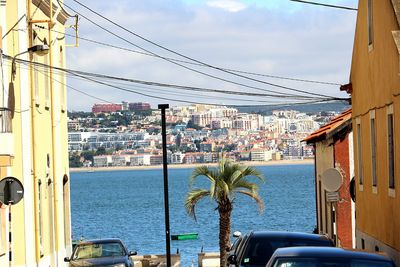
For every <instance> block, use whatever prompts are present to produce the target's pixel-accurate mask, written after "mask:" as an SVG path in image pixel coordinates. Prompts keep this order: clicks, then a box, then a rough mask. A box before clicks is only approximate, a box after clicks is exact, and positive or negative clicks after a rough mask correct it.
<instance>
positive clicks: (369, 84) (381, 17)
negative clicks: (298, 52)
mask: <svg viewBox="0 0 400 267" xmlns="http://www.w3.org/2000/svg"><path fill="white" fill-rule="evenodd" d="M372 2H373V8H372V10H373V11H372V12H373V46H372V47H369V46H368V26H367V25H368V24H367V21H368V17H367V0H360V1H359V10H358V17H357V28H356V35H355V42H354V50H353V61H352V70H351V83H352V86H353V93H352V101H353V129H354V130H355V133H354V138H355V141H354V151H355V152H354V156H355V174H356V181H357V186H356V189H357V191H356V196H357V200H356V214H357V218H356V228H357V231H359V233H360V234H361V235H362V236H363V235H364V234H365V236H366V237H368V238H369V237H371V241H370V243H371V244H370V245H371V246H369V247H368V249H371V248H372V249H373V248H375V249H377V248H378V249H380V250H381V245H382V244H383V245H384V246H387V249H388V250H391V249H394V250H396V251H397V252H399V251H400V209H399V207H400V191H399V190H400V180H399V179H400V165H399V162H400V155H399V153H400V141H399V140H400V132H399V127H400V98H399V96H398V94H399V93H400V76H399V72H400V69H399V63H400V61H399V54H398V50H397V47H396V45H395V42H394V40H393V36H392V31H393V30H399V25H398V23H397V20H396V17H395V13H394V9H393V6H392V3H391V1H390V0H374V1H372ZM389 105H392V106H393V116H394V143H395V144H394V145H395V148H394V151H395V160H394V161H395V190H394V191H395V192H394V193H393V192H392V193H390V192H389V191H390V190H389V182H388V180H389V178H388V176H389V174H388V143H387V142H388V137H387V135H388V130H387V129H388V126H387V112H388V106H389ZM370 111H372V112H373V111H375V123H376V134H377V135H376V142H377V144H376V158H377V160H376V162H377V187H376V192H373V191H374V189H373V186H372V159H371V155H372V152H371V151H372V150H371V131H370V127H371V126H370ZM357 123H360V124H361V140H362V141H361V149H362V156H361V158H358V154H357V151H358V149H359V148H358V145H357V143H358V134H357V126H356V125H357ZM359 161H361V162H362V165H363V167H362V171H363V177H364V183H363V186H360V185H359V177H360V174H359V169H358V164H359ZM374 246H375V247H374ZM358 247H359V248H360V245H359V244H358Z"/></svg>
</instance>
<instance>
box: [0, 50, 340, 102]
mask: <svg viewBox="0 0 400 267" xmlns="http://www.w3.org/2000/svg"><path fill="white" fill-rule="evenodd" d="M4 57H5V58H7V59H9V60H10V59H12V57H10V56H8V55H4ZM16 62H19V63H21V62H22V63H25V64H28V63H29V64H34V65H36V66H41V67H47V68H52V69H55V70H59V71H62V72H67V73H69V74H71V75H78V76H80V77H83V76H89V77H94V78H103V79H111V80H118V81H125V82H131V83H138V84H144V85H151V86H158V87H169V88H176V89H183V90H194V91H203V92H213V93H222V94H234V95H243V96H257V97H275V98H294V99H305V100H306V99H310V100H311V99H312V100H327V99H328V100H347V99H344V98H312V97H307V96H301V97H292V96H291V95H278V96H277V95H269V94H261V93H247V92H240V91H229V90H219V89H209V88H202V87H191V86H183V85H176V84H165V83H158V82H150V81H142V80H134V79H127V78H121V77H113V76H108V75H102V74H96V73H89V72H84V71H77V70H71V69H63V68H59V67H54V66H53V67H51V66H49V65H46V64H43V63H39V62H30V61H26V60H23V59H16ZM84 78H85V77H84ZM85 79H86V78H85Z"/></svg>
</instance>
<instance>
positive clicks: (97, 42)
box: [35, 25, 342, 86]
mask: <svg viewBox="0 0 400 267" xmlns="http://www.w3.org/2000/svg"><path fill="white" fill-rule="evenodd" d="M35 27H37V28H40V29H47V28H45V27H44V26H40V25H35ZM50 31H52V32H55V33H59V34H64V35H65V36H69V37H73V38H76V36H75V35H72V34H68V33H64V32H60V31H57V30H54V29H50ZM78 39H79V40H81V41H86V42H90V43H94V44H99V45H103V46H106V47H111V48H115V49H119V50H122V51H127V52H131V53H135V54H140V55H145V56H150V57H156V56H155V55H154V54H151V53H146V52H142V51H138V50H133V49H129V48H126V47H121V46H117V45H113V44H109V43H104V42H100V41H96V40H93V39H89V38H85V37H82V36H80V37H78ZM165 58H167V59H169V60H172V61H175V62H180V63H185V64H190V65H195V66H202V67H205V66H204V65H202V64H199V63H196V62H191V61H187V60H180V59H176V58H169V57H165ZM221 69H224V70H228V71H232V72H237V73H243V74H248V75H254V76H260V77H267V78H273V79H281V80H289V81H296V82H304V83H315V84H324V85H333V86H340V85H342V84H340V83H334V82H324V81H317V80H308V79H299V78H293V77H283V76H278V75H271V74H261V73H255V72H250V71H242V70H235V69H230V68H222V67H221Z"/></svg>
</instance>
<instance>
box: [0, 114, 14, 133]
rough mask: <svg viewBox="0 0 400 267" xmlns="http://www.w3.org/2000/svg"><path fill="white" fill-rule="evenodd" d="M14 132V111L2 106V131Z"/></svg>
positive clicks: (0, 123)
mask: <svg viewBox="0 0 400 267" xmlns="http://www.w3.org/2000/svg"><path fill="white" fill-rule="evenodd" d="M11 132H12V111H11V110H10V109H8V108H0V133H11Z"/></svg>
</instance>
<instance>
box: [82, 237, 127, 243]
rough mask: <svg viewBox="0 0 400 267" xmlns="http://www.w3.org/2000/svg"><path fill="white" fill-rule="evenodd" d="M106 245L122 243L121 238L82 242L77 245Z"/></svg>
mask: <svg viewBox="0 0 400 267" xmlns="http://www.w3.org/2000/svg"><path fill="white" fill-rule="evenodd" d="M105 243H121V244H123V242H122V241H121V239H119V238H102V239H90V240H83V241H80V242H79V243H78V244H77V245H85V244H105Z"/></svg>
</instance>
